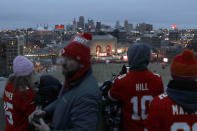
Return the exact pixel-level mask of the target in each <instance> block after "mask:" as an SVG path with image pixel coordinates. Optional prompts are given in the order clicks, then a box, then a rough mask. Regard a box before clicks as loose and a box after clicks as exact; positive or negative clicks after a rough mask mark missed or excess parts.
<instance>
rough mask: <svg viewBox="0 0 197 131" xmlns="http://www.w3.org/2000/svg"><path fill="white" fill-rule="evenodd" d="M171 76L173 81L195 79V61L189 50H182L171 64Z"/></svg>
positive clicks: (196, 73)
mask: <svg viewBox="0 0 197 131" xmlns="http://www.w3.org/2000/svg"><path fill="white" fill-rule="evenodd" d="M171 75H172V78H173V79H178V80H195V79H196V78H197V60H196V59H195V57H194V53H193V51H191V50H188V49H187V50H184V51H183V53H182V54H179V55H177V56H176V57H175V58H174V59H173V61H172V64H171Z"/></svg>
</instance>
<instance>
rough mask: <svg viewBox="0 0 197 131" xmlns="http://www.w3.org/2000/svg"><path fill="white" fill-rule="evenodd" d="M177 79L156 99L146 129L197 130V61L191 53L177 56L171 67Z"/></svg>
mask: <svg viewBox="0 0 197 131" xmlns="http://www.w3.org/2000/svg"><path fill="white" fill-rule="evenodd" d="M170 71H171V76H172V78H173V80H170V81H169V83H168V87H167V91H166V93H164V94H161V95H159V96H157V97H155V98H154V100H153V101H152V103H151V105H150V113H149V116H148V119H147V123H146V126H147V128H148V130H150V131H179V130H181V131H197V122H196V120H197V82H196V81H195V80H196V78H197V60H196V58H195V57H194V53H193V52H192V51H191V50H184V51H183V53H181V54H179V55H177V56H176V57H175V58H174V59H173V61H172V64H171V67H170Z"/></svg>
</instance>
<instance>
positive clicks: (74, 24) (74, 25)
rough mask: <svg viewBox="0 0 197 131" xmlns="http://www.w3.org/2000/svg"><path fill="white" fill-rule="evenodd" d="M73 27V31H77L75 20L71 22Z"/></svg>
mask: <svg viewBox="0 0 197 131" xmlns="http://www.w3.org/2000/svg"><path fill="white" fill-rule="evenodd" d="M73 27H74V31H76V30H77V21H76V19H75V18H74V20H73Z"/></svg>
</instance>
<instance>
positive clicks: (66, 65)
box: [62, 56, 80, 77]
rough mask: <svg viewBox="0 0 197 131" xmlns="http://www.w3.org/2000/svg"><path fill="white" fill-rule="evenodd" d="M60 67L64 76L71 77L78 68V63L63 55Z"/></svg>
mask: <svg viewBox="0 0 197 131" xmlns="http://www.w3.org/2000/svg"><path fill="white" fill-rule="evenodd" d="M62 67H63V69H62V73H63V75H65V76H66V77H72V76H73V75H74V74H75V73H76V72H77V71H78V70H79V69H80V64H79V63H78V62H77V61H75V60H73V59H72V58H70V57H67V56H63V58H62Z"/></svg>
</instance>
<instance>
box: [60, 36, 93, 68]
mask: <svg viewBox="0 0 197 131" xmlns="http://www.w3.org/2000/svg"><path fill="white" fill-rule="evenodd" d="M90 40H92V35H91V34H88V33H83V34H82V35H78V36H76V37H74V39H73V40H72V41H71V43H70V44H68V45H67V46H66V47H64V49H63V51H62V55H63V56H68V57H71V58H72V59H74V60H76V61H78V62H79V63H80V64H83V65H89V64H90V48H89V47H88V45H87V43H88V42H89V41H90Z"/></svg>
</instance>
